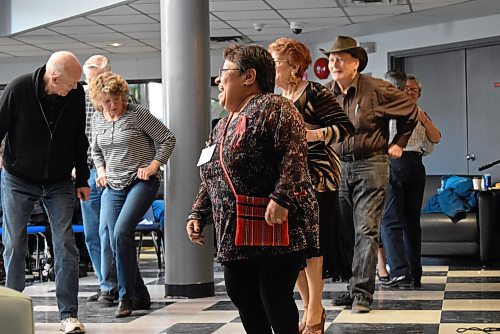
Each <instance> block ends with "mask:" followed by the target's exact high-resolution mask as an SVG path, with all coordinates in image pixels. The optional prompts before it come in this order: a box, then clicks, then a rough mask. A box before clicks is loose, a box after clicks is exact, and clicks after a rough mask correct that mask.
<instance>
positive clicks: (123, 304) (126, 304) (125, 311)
mask: <svg viewBox="0 0 500 334" xmlns="http://www.w3.org/2000/svg"><path fill="white" fill-rule="evenodd" d="M133 309H134V303H133V302H132V301H130V300H120V303H119V304H118V308H117V309H116V311H115V317H117V318H125V317H128V316H130V315H131V314H132V311H133Z"/></svg>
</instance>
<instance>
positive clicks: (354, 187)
mask: <svg viewBox="0 0 500 334" xmlns="http://www.w3.org/2000/svg"><path fill="white" fill-rule="evenodd" d="M320 51H321V52H322V53H324V54H325V55H326V56H328V59H329V64H328V68H329V69H330V74H331V75H332V78H333V81H331V82H329V83H328V84H327V87H328V88H330V89H331V90H332V92H333V94H334V96H335V98H336V99H337V102H339V104H340V105H341V106H343V108H344V110H345V112H346V113H347V114H348V115H349V119H350V120H351V122H352V123H353V124H354V126H355V127H356V132H355V134H354V136H352V137H350V138H348V139H347V140H344V142H343V143H341V144H340V145H339V146H338V147H337V153H338V154H339V158H340V161H341V163H340V165H341V174H342V177H341V183H340V190H339V197H340V208H341V214H342V219H343V220H344V224H346V225H348V226H351V227H352V226H353V227H354V233H355V244H354V256H353V258H352V277H351V279H350V282H349V288H350V291H349V295H347V294H346V295H344V296H341V298H338V299H336V300H334V303H335V304H339V303H341V304H344V305H345V304H350V303H352V312H353V313H366V312H370V309H371V304H372V302H373V293H374V291H375V261H376V256H377V248H378V238H379V229H380V222H381V219H382V215H383V212H384V203H385V195H386V189H387V184H388V181H389V158H399V157H400V156H401V154H402V152H403V148H404V147H405V146H406V142H407V141H408V138H409V137H410V135H411V133H412V130H413V128H414V127H415V124H416V119H417V106H416V104H415V102H414V101H412V100H411V99H410V98H409V97H408V96H407V95H406V94H404V93H403V92H401V91H399V90H398V89H397V88H395V87H394V86H392V85H391V84H390V83H388V82H386V81H384V80H382V79H376V78H373V77H371V76H368V75H364V74H360V72H361V71H363V70H364V69H365V68H366V65H367V64H368V55H367V54H366V51H365V50H364V49H363V48H361V47H359V46H358V45H357V43H356V41H355V40H354V39H353V38H351V37H345V36H338V37H337V38H336V39H335V41H334V43H333V45H332V47H331V48H330V49H329V50H323V49H320ZM390 119H396V122H397V129H398V131H397V133H396V135H395V136H394V139H393V140H392V141H391V142H389V120H390ZM347 252H349V250H347Z"/></svg>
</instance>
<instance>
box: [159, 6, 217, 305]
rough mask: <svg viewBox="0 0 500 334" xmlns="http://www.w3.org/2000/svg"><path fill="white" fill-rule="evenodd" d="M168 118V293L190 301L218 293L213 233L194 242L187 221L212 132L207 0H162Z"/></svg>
mask: <svg viewBox="0 0 500 334" xmlns="http://www.w3.org/2000/svg"><path fill="white" fill-rule="evenodd" d="M161 42H162V43H161V45H162V48H161V49H162V52H161V59H162V82H163V90H164V94H163V96H164V106H165V120H166V122H167V126H168V127H169V128H170V129H171V130H172V132H173V133H174V134H175V136H176V138H177V145H176V148H175V151H174V154H173V155H172V157H171V159H170V163H169V168H168V177H167V178H166V206H165V207H166V220H165V239H164V240H165V245H166V251H165V263H166V264H165V291H166V295H167V296H184V297H190V298H197V297H207V296H213V295H214V279H213V238H212V237H213V231H212V228H211V227H210V228H207V229H205V231H204V233H205V235H206V239H205V245H204V246H199V245H195V244H192V243H191V242H190V241H189V239H188V237H187V235H186V217H187V215H188V213H189V211H190V209H191V205H192V202H193V200H194V198H195V195H196V194H197V192H198V187H199V184H200V178H199V170H198V167H196V162H197V161H198V157H199V154H200V152H201V149H202V148H203V147H204V143H205V141H206V140H207V138H208V134H209V129H210V92H209V91H210V51H209V12H208V1H206V0H162V1H161Z"/></svg>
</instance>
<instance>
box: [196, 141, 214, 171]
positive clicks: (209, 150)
mask: <svg viewBox="0 0 500 334" xmlns="http://www.w3.org/2000/svg"><path fill="white" fill-rule="evenodd" d="M214 151H215V144H213V145H210V146H209V147H205V148H204V149H203V150H201V154H200V158H199V159H198V163H197V164H196V166H197V167H200V166H201V165H204V164H206V163H207V162H209V161H210V160H212V156H213V155H214Z"/></svg>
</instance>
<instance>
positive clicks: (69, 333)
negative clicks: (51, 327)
mask: <svg viewBox="0 0 500 334" xmlns="http://www.w3.org/2000/svg"><path fill="white" fill-rule="evenodd" d="M61 332H64V334H83V333H85V326H84V325H83V324H82V323H81V322H80V321H79V320H78V319H77V318H74V317H69V318H66V319H63V321H61Z"/></svg>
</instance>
